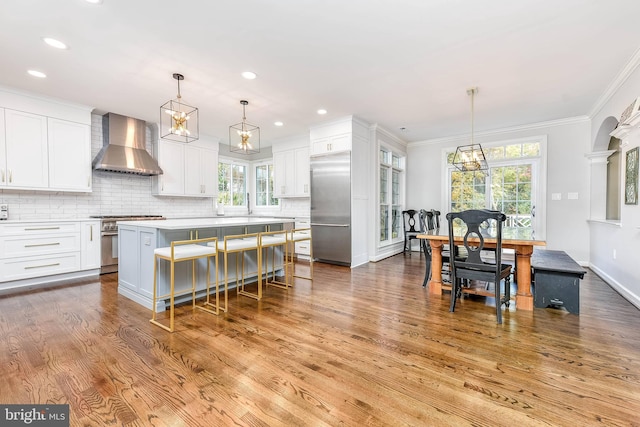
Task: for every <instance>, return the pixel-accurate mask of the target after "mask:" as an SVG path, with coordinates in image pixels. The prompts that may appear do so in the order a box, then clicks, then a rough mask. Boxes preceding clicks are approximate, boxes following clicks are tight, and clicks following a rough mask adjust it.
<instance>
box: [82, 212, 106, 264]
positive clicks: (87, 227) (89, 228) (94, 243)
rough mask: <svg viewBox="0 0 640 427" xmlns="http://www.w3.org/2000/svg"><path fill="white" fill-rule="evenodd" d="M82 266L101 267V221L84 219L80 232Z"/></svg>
mask: <svg viewBox="0 0 640 427" xmlns="http://www.w3.org/2000/svg"><path fill="white" fill-rule="evenodd" d="M80 242H81V247H80V268H81V269H82V270H91V269H94V268H100V250H101V246H100V221H84V222H83V223H82V228H81V232H80Z"/></svg>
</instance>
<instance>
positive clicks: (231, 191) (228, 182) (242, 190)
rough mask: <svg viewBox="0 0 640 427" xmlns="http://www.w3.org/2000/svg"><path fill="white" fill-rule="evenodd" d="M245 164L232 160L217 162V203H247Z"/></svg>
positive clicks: (226, 204) (225, 204)
mask: <svg viewBox="0 0 640 427" xmlns="http://www.w3.org/2000/svg"><path fill="white" fill-rule="evenodd" d="M246 198H247V165H245V164H242V163H236V162H234V161H221V162H219V163H218V203H219V204H221V205H223V206H246V205H247V200H246Z"/></svg>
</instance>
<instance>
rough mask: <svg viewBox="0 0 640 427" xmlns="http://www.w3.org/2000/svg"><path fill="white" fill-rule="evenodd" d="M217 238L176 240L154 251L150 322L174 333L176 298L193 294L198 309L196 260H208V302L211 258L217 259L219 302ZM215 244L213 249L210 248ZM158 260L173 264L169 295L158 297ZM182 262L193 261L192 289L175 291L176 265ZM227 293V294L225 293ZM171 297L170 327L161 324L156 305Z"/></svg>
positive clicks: (192, 299)
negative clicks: (161, 300)
mask: <svg viewBox="0 0 640 427" xmlns="http://www.w3.org/2000/svg"><path fill="white" fill-rule="evenodd" d="M217 241H218V238H217V237H211V238H207V239H191V240H176V241H173V242H171V246H166V247H162V248H156V249H155V250H154V251H153V307H152V311H153V315H152V317H151V320H150V322H151V323H153V324H154V325H157V326H160V327H161V328H162V329H164V330H166V331H169V332H173V330H174V314H175V297H176V296H180V295H186V294H188V293H189V292H191V304H192V307H193V308H194V309H195V308H196V260H198V259H202V258H206V260H207V300H208V295H209V286H210V283H211V271H210V261H211V257H215V258H216V263H215V270H216V301H217V300H218V296H217V295H218V257H217V250H216V246H215V245H216V242H217ZM211 244H213V247H211V246H209V245H211ZM158 260H165V261H169V262H170V264H171V276H170V287H169V293H167V294H163V295H158V265H159V263H158ZM182 261H191V289H186V290H181V291H179V292H176V291H175V264H176V263H177V262H182ZM225 293H226V292H225ZM167 297H169V326H166V325H164V324H162V323H160V322H159V321H158V320H157V318H156V303H157V301H158V300H159V299H166V298H167Z"/></svg>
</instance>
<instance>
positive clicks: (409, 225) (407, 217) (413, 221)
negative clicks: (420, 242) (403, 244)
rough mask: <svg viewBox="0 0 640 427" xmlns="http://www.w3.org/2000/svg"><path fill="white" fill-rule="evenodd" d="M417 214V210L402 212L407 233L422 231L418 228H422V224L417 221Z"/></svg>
mask: <svg viewBox="0 0 640 427" xmlns="http://www.w3.org/2000/svg"><path fill="white" fill-rule="evenodd" d="M417 214H418V211H417V210H415V209H407V210H406V211H402V217H403V218H404V232H405V233H414V232H418V231H421V230H419V229H418V228H417V227H420V224H419V222H418V221H417V220H418V218H417ZM416 226H417V227H416Z"/></svg>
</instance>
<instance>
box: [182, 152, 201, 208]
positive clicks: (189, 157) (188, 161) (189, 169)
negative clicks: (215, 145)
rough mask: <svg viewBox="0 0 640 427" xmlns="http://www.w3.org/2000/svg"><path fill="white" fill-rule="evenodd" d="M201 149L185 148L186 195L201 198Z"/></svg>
mask: <svg viewBox="0 0 640 427" xmlns="http://www.w3.org/2000/svg"><path fill="white" fill-rule="evenodd" d="M201 151H202V150H201V149H200V148H199V147H193V146H189V145H187V146H185V147H184V194H186V195H188V196H201V195H202V193H203V189H202V166H203V164H202V159H201V157H200V153H201Z"/></svg>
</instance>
